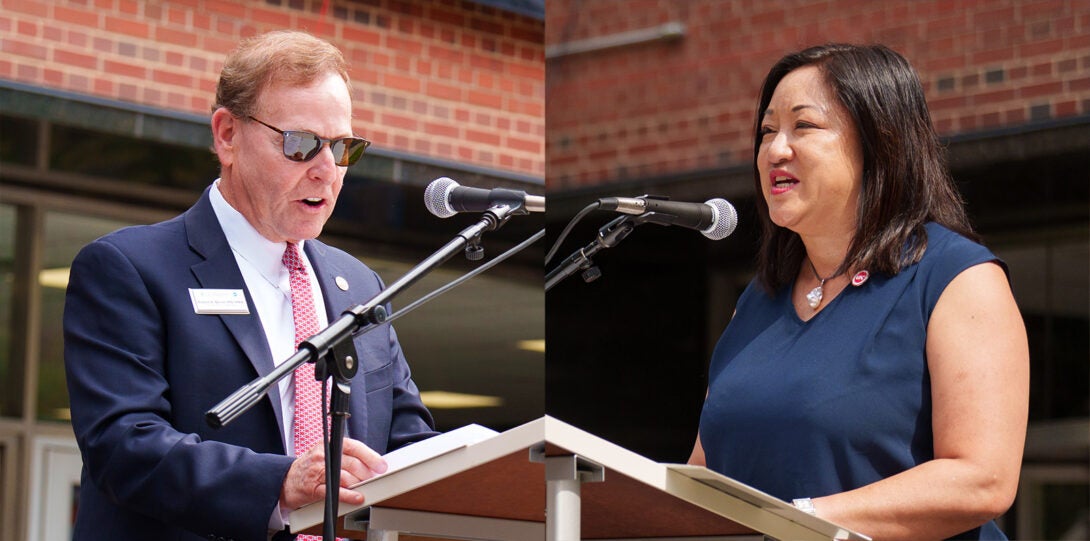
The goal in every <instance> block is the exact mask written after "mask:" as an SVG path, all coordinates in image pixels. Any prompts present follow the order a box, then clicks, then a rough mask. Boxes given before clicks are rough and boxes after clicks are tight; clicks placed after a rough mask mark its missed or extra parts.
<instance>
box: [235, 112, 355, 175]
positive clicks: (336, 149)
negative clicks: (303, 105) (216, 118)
mask: <svg viewBox="0 0 1090 541" xmlns="http://www.w3.org/2000/svg"><path fill="white" fill-rule="evenodd" d="M249 118H250V120H253V121H254V122H257V123H258V124H261V125H262V126H265V127H266V128H269V129H270V130H273V131H275V132H276V133H279V134H280V135H282V136H283V137H284V157H286V158H287V159H289V160H291V161H293V162H305V161H309V160H310V159H312V158H314V157H315V156H317V155H318V153H319V152H321V151H322V147H323V146H325V144H326V143H329V150H330V151H332V152H333V160H334V161H336V162H337V165H339V166H341V167H348V166H349V165H352V164H354V163H356V162H358V161H359V160H360V156H363V151H364V150H367V147H369V146H371V141H368V140H367V139H363V138H360V137H343V138H341V139H322V138H321V137H318V136H317V135H314V134H313V133H310V132H308V131H285V130H282V129H280V128H277V127H276V126H273V125H271V124H266V123H264V122H262V121H260V120H258V119H256V118H254V117H252V116H251V117H249Z"/></svg>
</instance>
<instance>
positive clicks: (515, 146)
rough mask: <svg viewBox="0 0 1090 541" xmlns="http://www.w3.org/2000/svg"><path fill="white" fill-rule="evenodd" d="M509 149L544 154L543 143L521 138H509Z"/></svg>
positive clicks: (537, 140) (538, 140)
mask: <svg viewBox="0 0 1090 541" xmlns="http://www.w3.org/2000/svg"><path fill="white" fill-rule="evenodd" d="M507 147H508V148H510V149H512V150H521V151H524V152H533V153H541V152H544V148H543V145H542V141H541V140H540V139H522V138H519V137H508V138H507Z"/></svg>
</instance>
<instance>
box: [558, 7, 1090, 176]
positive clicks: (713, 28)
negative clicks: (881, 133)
mask: <svg viewBox="0 0 1090 541" xmlns="http://www.w3.org/2000/svg"><path fill="white" fill-rule="evenodd" d="M669 21H678V22H681V23H683V24H684V25H685V26H686V33H685V35H684V37H682V38H680V39H676V40H673V41H657V42H650V43H644V44H640V45H632V46H627V47H621V48H614V49H609V50H601V51H598V52H588V53H583V54H572V55H565V56H555V57H554V56H552V55H550V59H549V60H548V61H547V62H548V63H547V90H546V110H547V123H548V128H549V129H548V137H547V141H548V142H547V145H548V148H547V154H548V182H549V186H550V189H565V188H575V187H578V186H586V185H593V184H600V183H604V182H610V181H618V180H625V179H633V178H642V177H649V176H652V177H653V176H658V175H664V174H670V173H678V172H684V171H691V170H700V169H709V168H716V167H728V166H732V165H739V164H748V163H749V161H750V160H751V158H752V142H751V141H752V140H751V135H750V133H751V129H752V125H753V114H754V108H755V107H756V97H757V93H758V91H759V87H760V84H761V81H762V80H763V78H764V76H765V74H766V73H767V70H768V68H769V67H771V65H772V63H774V62H775V61H776V60H777V59H778V58H779V57H780V56H782V55H783V54H784V53H786V52H789V51H793V50H797V49H800V48H802V47H804V46H807V45H813V44H818V43H823V42H827V41H847V42H856V43H884V44H886V45H889V46H891V47H893V48H894V49H896V50H898V51H899V52H901V53H902V54H904V55H905V56H906V57H907V58H908V59H909V61H910V62H912V64H913V65H914V66H915V67H916V69H917V70H918V71H919V73H920V77H921V80H922V81H923V83H924V86H925V89H926V92H927V97H928V101H929V104H930V106H931V112H932V116H933V118H934V121H935V124H936V126H937V128H938V129H939V131H940V132H941V133H942V134H943V135H947V136H949V135H955V134H962V133H972V132H979V131H986V130H991V129H995V128H1000V127H1005V126H1016V125H1020V124H1024V123H1027V122H1033V121H1039V120H1046V119H1057V118H1065V117H1073V116H1078V115H1090V2H1087V1H1084V0H1038V1H1029V0H1026V1H1013V0H988V1H968V0H966V1H954V0H911V1H907V0H883V1H870V0H833V1H827V0H790V1H763V0H687V1H683V2H678V1H670V0H582V1H581V0H549V4H548V11H547V14H546V43H547V44H549V45H550V47H552V46H554V45H555V44H560V43H565V42H569V43H570V42H573V41H579V40H585V39H588V38H592V37H601V36H604V35H612V34H618V33H622V32H626V31H631V30H634V29H642V28H650V27H655V26H658V25H661V24H663V23H666V22H669ZM550 50H551V49H550Z"/></svg>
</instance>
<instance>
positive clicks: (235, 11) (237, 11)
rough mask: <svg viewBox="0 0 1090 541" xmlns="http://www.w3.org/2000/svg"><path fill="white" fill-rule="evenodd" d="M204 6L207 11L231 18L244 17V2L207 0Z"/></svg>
mask: <svg viewBox="0 0 1090 541" xmlns="http://www.w3.org/2000/svg"><path fill="white" fill-rule="evenodd" d="M204 8H205V10H206V11H208V12H209V13H214V14H217V15H226V16H228V17H230V18H233V19H246V3H243V2H232V1H229V0H207V1H206V2H205V5H204Z"/></svg>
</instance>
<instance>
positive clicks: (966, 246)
mask: <svg viewBox="0 0 1090 541" xmlns="http://www.w3.org/2000/svg"><path fill="white" fill-rule="evenodd" d="M925 228H926V231H927V248H926V250H925V251H924V255H923V258H922V259H921V260H920V262H919V263H917V266H918V269H916V273H917V276H918V277H919V278H922V280H918V283H922V284H926V286H927V287H926V289H927V290H928V291H930V294H929V295H928V296H931V297H935V299H936V300H937V297H938V295H940V294H941V293H942V291H943V290H945V289H946V286H947V285H948V284H949V283H950V282H951V281H952V280H953V279H954V278H955V277H957V275H959V274H961V273H962V272H964V271H965V270H966V269H968V268H970V267H973V266H976V265H979V264H981V263H996V264H997V265H999V266H1000V267H1001V268H1002V269H1003V271H1004V272H1006V271H1007V266H1006V264H1005V263H1004V262H1003V261H1002V260H1001V259H999V258H998V257H997V256H996V255H995V254H994V253H992V251H991V250H989V249H988V248H987V247H985V246H984V245H983V244H980V243H978V242H976V241H973V240H972V239H969V238H966V237H965V236H964V235H961V234H959V233H957V232H956V231H953V230H951V229H949V228H947V227H944V226H943V225H941V224H938V223H935V222H930V223H928V224H926V226H925Z"/></svg>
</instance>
